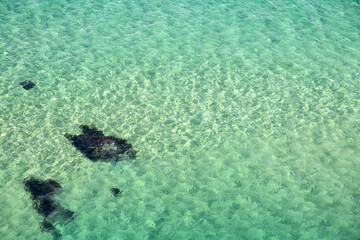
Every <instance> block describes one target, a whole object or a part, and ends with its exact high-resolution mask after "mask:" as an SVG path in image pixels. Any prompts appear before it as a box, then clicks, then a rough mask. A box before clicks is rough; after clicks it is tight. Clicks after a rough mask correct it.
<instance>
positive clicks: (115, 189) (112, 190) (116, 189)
mask: <svg viewBox="0 0 360 240" xmlns="http://www.w3.org/2000/svg"><path fill="white" fill-rule="evenodd" d="M111 193H112V194H113V195H114V197H118V196H120V195H121V194H122V191H120V189H119V188H111Z"/></svg>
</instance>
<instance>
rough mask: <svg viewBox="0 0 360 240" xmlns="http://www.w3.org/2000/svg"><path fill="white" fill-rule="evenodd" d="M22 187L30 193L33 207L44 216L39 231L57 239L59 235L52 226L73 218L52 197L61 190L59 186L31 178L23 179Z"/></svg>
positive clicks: (51, 181) (54, 182) (49, 180)
mask: <svg viewBox="0 0 360 240" xmlns="http://www.w3.org/2000/svg"><path fill="white" fill-rule="evenodd" d="M24 185H25V190H26V191H28V192H30V193H31V199H32V200H33V207H34V208H35V210H36V211H37V212H38V213H39V214H41V215H42V216H44V220H43V221H42V222H41V224H40V228H41V230H42V231H46V232H50V233H51V234H52V235H53V238H54V239H59V238H60V237H61V233H60V231H59V230H57V229H56V228H55V227H54V225H53V224H54V223H56V222H68V221H71V220H72V219H73V216H74V212H73V211H71V210H69V209H65V208H63V207H62V206H61V205H60V204H59V202H58V201H56V199H55V197H54V194H55V193H57V192H58V191H60V190H61V189H62V187H61V185H60V184H59V183H58V182H56V181H55V180H52V179H47V180H39V179H36V178H33V177H28V178H25V179H24Z"/></svg>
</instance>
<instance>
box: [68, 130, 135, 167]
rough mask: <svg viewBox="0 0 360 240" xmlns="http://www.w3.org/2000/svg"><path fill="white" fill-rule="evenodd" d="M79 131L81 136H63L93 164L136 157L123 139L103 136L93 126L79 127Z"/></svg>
mask: <svg viewBox="0 0 360 240" xmlns="http://www.w3.org/2000/svg"><path fill="white" fill-rule="evenodd" d="M80 129H81V130H82V134H80V135H70V134H65V137H66V138H67V139H69V140H70V141H71V142H72V144H73V145H74V146H75V147H76V148H77V149H78V150H79V151H80V152H82V153H83V154H84V155H85V156H86V157H88V158H89V159H90V160H92V161H94V162H96V161H104V162H111V161H115V162H117V161H121V160H124V159H125V158H126V157H128V158H135V157H136V151H135V150H134V149H133V147H132V145H131V144H129V143H127V142H126V140H125V139H121V138H116V137H113V136H104V133H103V132H102V131H99V130H98V129H97V128H96V127H93V126H87V125H81V126H80Z"/></svg>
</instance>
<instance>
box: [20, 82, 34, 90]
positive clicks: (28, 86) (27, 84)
mask: <svg viewBox="0 0 360 240" xmlns="http://www.w3.org/2000/svg"><path fill="white" fill-rule="evenodd" d="M19 84H20V85H21V86H22V87H23V88H25V89H26V90H29V89H32V88H33V87H35V83H33V82H32V81H24V82H21V83H19Z"/></svg>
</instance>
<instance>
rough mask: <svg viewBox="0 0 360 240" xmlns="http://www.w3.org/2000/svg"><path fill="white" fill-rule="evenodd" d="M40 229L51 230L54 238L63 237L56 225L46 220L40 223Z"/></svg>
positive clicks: (43, 230)
mask: <svg viewBox="0 0 360 240" xmlns="http://www.w3.org/2000/svg"><path fill="white" fill-rule="evenodd" d="M40 229H41V231H42V232H49V233H51V234H52V236H53V239H55V240H57V239H60V238H61V233H60V231H59V230H58V229H56V227H54V225H53V224H52V223H50V222H48V221H46V220H43V221H42V222H41V223H40Z"/></svg>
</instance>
